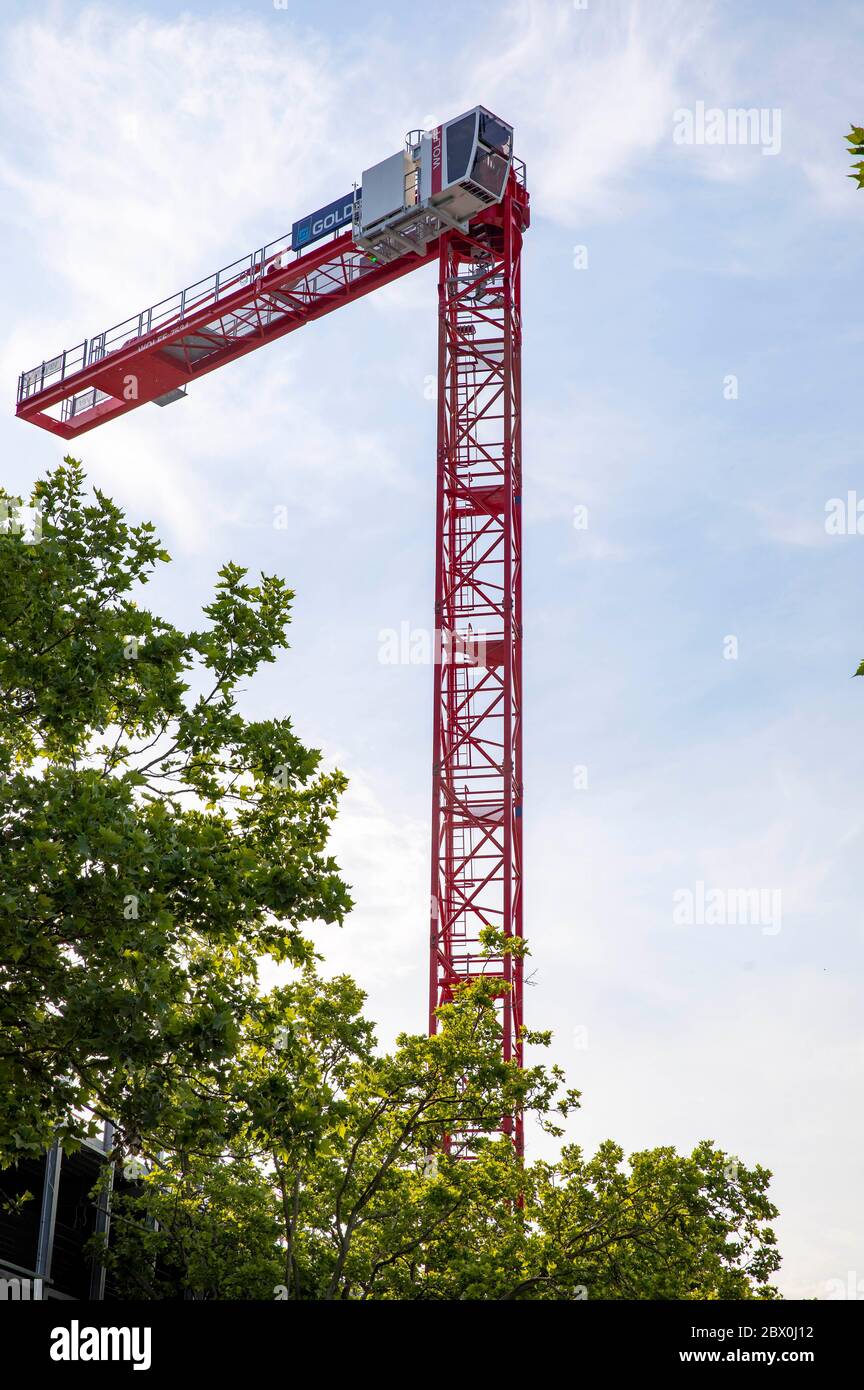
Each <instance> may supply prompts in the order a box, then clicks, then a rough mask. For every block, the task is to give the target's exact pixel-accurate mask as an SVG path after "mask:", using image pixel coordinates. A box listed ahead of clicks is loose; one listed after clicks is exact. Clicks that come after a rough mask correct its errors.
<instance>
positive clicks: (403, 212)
mask: <svg viewBox="0 0 864 1390" xmlns="http://www.w3.org/2000/svg"><path fill="white" fill-rule="evenodd" d="M512 161H513V127H512V126H509V125H507V124H506V123H505V122H504V121H501V120H499V118H498V117H497V116H494V115H493V114H492V112H491V111H487V110H486V108H485V106H475V107H474V109H473V111H467V112H466V113H465V115H463V116H457V117H456V119H455V120H452V121H446V122H445V123H444V124H443V125H440V126H436V127H435V128H434V129H433V130H429V131H419V130H415V131H410V132H409V134H408V137H407V140H406V144H405V149H404V150H400V151H399V153H398V154H393V155H391V156H390V157H389V159H384V160H382V161H381V163H380V164H373V166H372V168H371V169H364V171H363V177H362V182H361V186H360V195H359V197H357V198H356V199H355V202H354V241H355V244H356V245H357V246H359V247H361V248H362V249H363V250H364V251H367V252H368V253H369V254H370V255H372V256H374V257H375V259H376V260H379V261H384V262H386V261H392V260H395V259H396V258H397V257H398V256H404V255H405V253H406V252H407V251H416V252H417V253H418V254H419V255H422V254H423V252H424V250H425V249H426V246H427V245H428V243H429V242H430V241H433V240H434V239H435V238H436V237H437V236H439V235H440V234H441V232H442V231H443V230H444V228H446V227H451V228H459V229H460V230H462V231H464V230H465V229H466V228H467V225H468V222H469V221H470V219H471V218H472V217H473V216H474V215H475V214H476V213H477V212H481V211H482V210H483V208H484V207H489V206H490V205H491V204H493V203H500V201H501V199H502V198H503V196H504V190H505V188H506V187H507V176H508V174H509V172H510V165H511V163H512Z"/></svg>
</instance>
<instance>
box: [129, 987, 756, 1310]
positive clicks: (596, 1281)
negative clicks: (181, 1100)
mask: <svg viewBox="0 0 864 1390" xmlns="http://www.w3.org/2000/svg"><path fill="white" fill-rule="evenodd" d="M361 1005H362V997H361V996H360V995H359V993H358V992H357V989H356V986H355V985H353V983H352V982H351V981H348V980H345V979H338V980H334V981H329V982H322V981H321V980H320V979H319V978H318V977H317V976H316V974H315V972H314V970H313V969H312V968H311V967H307V968H306V970H305V971H304V972H303V978H302V979H300V980H298V981H297V982H296V983H294V984H292V985H289V986H287V987H285V988H284V989H282V990H280V991H277V992H274V993H273V994H271V995H270V996H268V997H267V998H265V999H262V1000H261V1002H260V1009H259V1010H258V1012H257V1016H256V1017H254V1018H252V1017H249V1018H247V1020H246V1021H245V1023H244V1027H243V1030H242V1031H243V1035H244V1037H243V1041H242V1043H241V1046H240V1047H239V1048H238V1052H237V1055H236V1059H235V1060H236V1067H235V1069H234V1071H233V1074H232V1076H231V1078H230V1080H229V1083H228V1085H227V1086H226V1088H225V1090H224V1091H223V1092H222V1093H221V1094H220V1095H219V1097H214V1096H212V1095H211V1097H210V1104H211V1107H212V1108H211V1110H210V1113H209V1116H208V1123H207V1125H206V1126H201V1127H200V1129H199V1130H198V1136H197V1141H196V1140H195V1139H194V1138H193V1136H192V1135H191V1133H190V1132H189V1130H188V1127H187V1128H185V1129H184V1132H183V1137H182V1143H181V1144H180V1145H177V1144H174V1146H173V1147H169V1148H168V1149H166V1148H165V1147H163V1148H162V1151H161V1152H160V1153H159V1154H158V1155H156V1154H154V1155H153V1156H152V1169H151V1171H150V1173H149V1175H148V1176H147V1177H146V1179H145V1180H144V1181H143V1183H142V1187H141V1190H140V1191H139V1192H138V1193H136V1195H135V1196H134V1197H133V1198H132V1199H130V1202H131V1207H132V1219H129V1216H128V1213H127V1212H126V1211H123V1210H122V1209H121V1217H122V1221H121V1227H120V1230H119V1234H118V1233H117V1232H116V1231H115V1237H114V1241H113V1243H112V1247H111V1250H110V1252H109V1255H108V1261H109V1263H110V1264H111V1265H112V1267H113V1269H114V1271H115V1278H118V1279H120V1280H121V1283H122V1285H123V1287H124V1288H125V1290H126V1291H127V1292H128V1293H129V1294H130V1296H136V1297H137V1296H140V1295H141V1271H142V1270H149V1269H152V1270H153V1271H154V1275H153V1277H152V1279H151V1276H149V1275H148V1276H147V1277H148V1282H151V1283H152V1291H151V1292H149V1293H148V1294H147V1295H146V1296H149V1297H164V1296H174V1297H179V1296H180V1295H181V1293H182V1291H183V1290H185V1289H189V1290H191V1291H193V1292H194V1294H195V1296H197V1297H210V1298H213V1297H224V1296H225V1294H224V1292H222V1291H223V1290H224V1289H225V1288H227V1287H229V1286H230V1287H231V1288H232V1289H233V1291H234V1292H233V1295H232V1296H235V1297H237V1296H239V1297H243V1298H253V1299H254V1298H258V1299H260V1298H272V1297H273V1296H274V1293H275V1294H276V1296H277V1297H279V1298H283V1299H292V1300H293V1299H300V1300H319V1299H351V1300H365V1299H373V1300H382V1299H383V1300H393V1299H396V1300H424V1301H428V1300H433V1301H441V1300H465V1299H480V1300H486V1301H490V1300H517V1301H536V1300H562V1299H565V1300H566V1299H570V1300H572V1299H578V1298H582V1297H588V1298H629V1299H632V1298H637V1299H719V1298H722V1299H748V1298H771V1297H773V1296H774V1290H773V1288H772V1287H771V1285H770V1283H769V1280H770V1277H771V1274H772V1273H773V1272H774V1270H776V1268H777V1266H778V1264H779V1259H778V1256H777V1250H776V1245H775V1241H774V1236H773V1232H772V1230H771V1227H770V1222H771V1220H773V1218H774V1217H775V1216H776V1209H775V1208H774V1206H773V1205H772V1204H771V1202H770V1201H769V1200H768V1197H767V1187H768V1182H769V1178H770V1175H769V1174H768V1173H767V1172H766V1171H765V1170H764V1169H761V1168H758V1167H757V1168H753V1169H750V1168H747V1167H746V1166H744V1165H743V1164H741V1163H739V1162H738V1161H737V1160H735V1159H731V1158H729V1157H728V1156H727V1155H725V1154H723V1153H722V1152H720V1151H719V1150H717V1149H716V1148H715V1147H714V1146H713V1145H712V1144H710V1143H703V1144H700V1145H699V1146H698V1147H697V1148H696V1149H695V1150H694V1152H693V1153H692V1154H691V1155H690V1156H689V1157H688V1156H681V1155H678V1154H677V1153H676V1152H675V1151H674V1150H673V1149H670V1148H660V1149H654V1150H651V1151H648V1152H644V1153H639V1154H635V1155H634V1156H633V1157H632V1158H631V1159H630V1160H629V1162H628V1163H625V1162H624V1155H623V1152H622V1150H621V1149H620V1148H619V1147H618V1146H617V1145H615V1144H612V1143H606V1144H603V1145H602V1146H601V1147H600V1149H599V1150H598V1152H597V1153H596V1154H595V1155H594V1156H593V1157H592V1158H586V1157H585V1156H584V1155H583V1154H582V1152H581V1150H580V1149H579V1148H578V1147H576V1146H575V1145H567V1146H565V1147H564V1148H563V1150H562V1151H561V1153H560V1156H559V1157H558V1159H557V1160H555V1161H554V1162H549V1161H539V1160H538V1161H535V1162H533V1163H528V1164H522V1163H520V1162H519V1160H518V1159H517V1156H516V1154H515V1152H514V1150H513V1147H512V1145H511V1143H510V1142H509V1140H508V1139H506V1138H502V1137H495V1135H494V1134H493V1133H492V1131H494V1130H495V1129H496V1128H497V1127H498V1126H500V1122H501V1117H502V1115H506V1114H511V1113H513V1112H514V1111H515V1109H516V1108H518V1107H521V1108H522V1109H523V1110H524V1111H525V1112H526V1113H527V1114H528V1115H529V1116H533V1117H535V1118H536V1119H537V1120H539V1122H540V1124H541V1125H542V1126H544V1127H545V1128H546V1129H547V1130H548V1131H549V1132H550V1133H551V1134H552V1136H553V1137H555V1136H558V1137H560V1135H561V1128H562V1124H563V1121H564V1119H565V1118H566V1116H567V1115H568V1114H570V1113H571V1112H572V1111H573V1110H574V1109H575V1108H576V1106H577V1104H578V1097H577V1094H576V1093H575V1092H573V1091H567V1090H566V1089H564V1085H563V1077H562V1075H561V1073H560V1071H559V1070H558V1069H557V1068H554V1067H551V1068H545V1067H542V1066H533V1067H529V1068H526V1069H525V1070H524V1071H521V1072H520V1070H519V1069H518V1068H517V1067H516V1066H515V1065H514V1064H513V1063H505V1062H504V1061H503V1060H502V1058H501V1052H500V1032H499V1025H498V1019H497V1010H496V1004H495V1000H494V997H493V995H492V993H491V990H490V988H489V986H484V985H483V984H482V983H481V984H477V985H474V986H472V987H470V988H466V989H464V990H463V991H462V992H461V994H460V995H459V996H457V998H456V999H455V1000H454V1002H453V1003H452V1004H451V1005H448V1006H447V1007H446V1008H445V1009H443V1010H442V1015H441V1027H440V1030H439V1032H438V1033H437V1035H436V1036H435V1037H434V1038H427V1037H419V1036H413V1035H406V1036H403V1037H401V1038H400V1039H399V1040H398V1043H397V1046H396V1048H395V1050H394V1051H393V1052H392V1053H391V1054H389V1055H385V1056H381V1055H379V1054H378V1053H377V1052H376V1051H375V1049H374V1037H373V1034H372V1030H371V1028H370V1027H369V1025H368V1024H367V1023H365V1021H364V1020H363V1017H362V1013H361V1011H360V1010H361ZM548 1041H549V1040H548V1037H547V1036H546V1035H535V1036H534V1037H533V1038H532V1042H533V1044H534V1045H538V1044H539V1045H542V1044H545V1043H548ZM184 1114H185V1115H186V1116H188V1110H185V1111H184ZM158 1142H159V1143H160V1144H161V1145H163V1146H165V1145H169V1146H170V1145H171V1135H170V1134H169V1133H167V1132H163V1133H162V1134H161V1135H160V1137H159V1141H158ZM193 1148H194V1151H193ZM238 1173H240V1174H242V1175H243V1179H242V1183H240V1182H238V1181H237V1174H238ZM267 1211H269V1213H270V1219H271V1221H272V1225H271V1227H270V1237H269V1241H268V1240H267V1239H266V1238H265V1228H264V1222H265V1219H266V1218H265V1216H264V1213H266V1212H267ZM145 1214H146V1215H147V1216H148V1217H149V1222H146V1221H144V1220H143V1219H142V1218H143V1217H144V1216H145ZM214 1223H215V1227H216V1229H215V1231H214V1230H213V1226H214ZM253 1233H254V1234H255V1239H253ZM256 1240H257V1242H258V1243H257V1244H256ZM232 1242H233V1243H234V1245H235V1246H236V1251H237V1254H236V1258H235V1257H232V1255H231V1250H232ZM262 1242H263V1243H262ZM248 1251H253V1252H255V1260H249V1259H247V1255H246V1252H248ZM226 1261H227V1266H229V1267H226ZM232 1261H233V1263H232ZM256 1261H257V1263H256ZM241 1271H246V1272H245V1274H243V1276H242V1278H241V1277H240V1272H241ZM166 1276H170V1277H167V1283H166ZM160 1279H161V1280H162V1284H161V1285H160V1283H159V1280H160ZM244 1280H245V1282H244ZM160 1288H161V1289H162V1291H161V1292H160Z"/></svg>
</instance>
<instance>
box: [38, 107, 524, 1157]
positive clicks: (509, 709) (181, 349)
mask: <svg viewBox="0 0 864 1390" xmlns="http://www.w3.org/2000/svg"><path fill="white" fill-rule="evenodd" d="M512 134H513V132H512V127H510V126H507V125H506V124H505V123H504V122H502V121H500V120H499V119H498V118H497V117H496V116H494V115H493V114H492V113H491V112H489V111H487V110H486V109H485V108H484V107H476V108H474V110H473V111H471V112H466V113H465V114H464V115H463V116H460V117H457V118H455V119H454V120H452V121H449V122H446V123H444V124H443V125H442V126H438V127H436V128H435V129H434V130H432V131H428V132H422V131H413V132H410V133H409V135H408V137H407V140H406V147H405V149H404V150H403V151H400V152H399V153H398V154H396V155H392V156H390V157H389V158H388V159H386V160H383V161H382V162H381V163H379V164H377V165H374V166H372V167H371V168H370V169H368V170H365V171H364V173H363V176H362V180H361V183H360V184H359V186H358V185H355V188H354V190H353V192H352V193H350V194H347V195H346V196H345V197H343V198H342V199H337V200H336V201H335V202H333V203H331V204H328V205H327V207H325V208H322V209H320V210H319V211H318V212H317V213H312V214H309V215H308V216H307V217H305V218H302V219H301V220H300V221H299V222H295V223H294V226H293V229H292V233H291V235H290V236H286V237H284V238H282V239H281V240H279V241H277V242H273V243H270V244H269V245H266V246H263V247H260V248H258V249H256V250H255V251H252V252H251V253H249V255H248V256H246V257H244V258H243V259H242V260H240V261H236V262H234V263H233V264H232V265H230V266H227V267H225V268H224V269H222V270H220V271H217V272H216V273H215V274H213V275H210V276H208V277H206V278H205V279H204V280H201V281H199V282H197V284H195V285H192V286H189V287H187V288H186V289H185V290H181V291H179V292H178V293H177V294H176V295H173V296H171V297H170V298H169V299H166V300H163V301H161V302H160V303H159V304H156V305H152V306H150V307H149V308H147V309H145V310H141V311H140V312H139V313H138V314H135V315H133V316H132V317H130V318H128V319H125V320H124V321H123V322H122V323H120V324H118V325H116V326H115V327H114V328H112V329H108V330H105V331H104V332H102V333H98V334H96V335H95V336H94V337H91V338H89V339H85V340H84V341H83V342H82V343H79V344H77V345H76V346H75V347H73V348H70V349H67V350H66V351H64V352H62V353H60V354H57V355H56V356H55V357H53V358H49V359H46V360H45V361H43V362H42V363H41V364H40V365H39V366H38V367H35V368H32V369H31V370H29V371H26V372H23V373H22V374H21V376H20V378H19V382H18V406H17V414H18V416H19V418H21V419H24V420H28V421H31V422H32V423H34V424H37V425H40V426H41V427H42V428H44V429H48V430H50V431H52V432H53V433H55V434H58V435H60V436H61V437H62V438H64V439H72V438H75V437H76V436H77V435H79V434H83V433H85V432H86V431H87V430H90V429H93V428H95V427H96V426H98V425H101V424H104V423H105V422H106V421H108V420H110V419H114V418H116V417H117V416H119V415H123V414H126V413H128V412H129V411H131V410H134V409H137V408H138V407H139V406H141V405H143V404H145V403H148V402H153V403H155V404H157V405H162V406H164V405H169V404H172V403H174V402H175V401H178V400H180V399H182V398H183V397H184V396H185V395H186V393H187V390H188V387H189V385H190V383H192V382H194V380H195V379H196V378H197V377H199V376H202V375H204V374H206V373H208V372H211V371H214V370H215V369H216V368H217V367H220V366H223V365H225V364H226V363H227V362H230V361H233V360H234V359H235V358H238V357H241V356H244V355H246V354H247V353H249V352H252V351H254V350H255V349H256V348H259V347H261V346H263V345H264V344H265V343H268V342H270V341H272V340H274V339H276V338H279V337H283V336H284V335H285V334H287V333H290V332H292V331H294V330H295V329H297V328H300V327H302V326H303V325H304V324H307V323H310V322H312V321H313V320H314V319H316V318H320V317H322V316H323V315H324V314H328V313H331V312H333V311H334V310H335V309H338V308H340V307H342V306H343V305H345V304H349V303H351V302H352V301H353V300H356V299H359V298H361V297H363V296H365V295H366V294H369V293H371V292H372V291H373V290H375V289H378V288H380V287H381V286H383V285H385V284H388V283H390V282H391V281H393V280H396V279H398V278H400V277H401V276H403V275H406V274H409V273H410V272H411V271H413V270H416V269H418V268H419V267H420V266H422V265H427V264H429V263H430V262H432V261H434V260H436V259H437V261H438V266H439V283H438V394H437V401H438V416H437V483H436V527H435V607H434V615H435V616H434V629H435V639H436V640H435V644H434V651H435V657H434V676H433V701H434V702H433V750H432V872H431V921H430V945H429V1017H428V1026H429V1031H430V1033H434V1032H435V1031H436V1029H437V1027H438V1010H439V1009H440V1008H441V1006H442V1005H444V1004H446V1003H448V1002H449V1001H450V1000H451V999H452V998H453V996H454V993H455V992H456V990H457V989H458V988H459V986H460V984H462V983H464V982H467V981H472V980H476V979H478V978H480V977H483V978H486V979H491V980H492V981H494V982H495V993H496V997H497V1001H498V1010H499V1018H500V1027H501V1047H502V1055H503V1057H504V1058H505V1059H506V1060H514V1061H516V1062H517V1063H518V1064H519V1065H520V1066H521V1065H522V1026H523V997H522V991H523V974H522V960H521V957H520V955H519V953H518V951H513V950H512V949H508V948H507V945H506V943H507V942H508V941H509V940H511V939H512V938H521V937H522V930H523V921H522V916H523V893H522V884H523V860H522V805H523V791H522V506H521V503H522V444H521V351H522V311H521V275H520V261H521V251H522V238H523V234H524V232H525V230H526V229H527V227H528V225H529V220H530V213H529V198H528V192H527V188H526V185H525V170H524V165H522V163H521V161H519V160H517V159H515V158H514V156H513V151H512ZM349 228H350V229H349ZM487 929H492V933H493V939H494V942H495V943H497V944H493V945H492V947H491V948H490V947H489V945H488V944H486V945H484V941H483V935H484V933H485V932H486V930H487ZM500 1130H501V1132H502V1133H505V1134H507V1135H508V1136H509V1137H510V1138H511V1140H512V1142H513V1144H514V1146H515V1148H516V1150H517V1152H518V1153H520V1154H521V1153H522V1151H523V1145H524V1135H523V1126H522V1117H521V1116H520V1115H511V1116H502V1117H501V1122H500ZM448 1142H449V1144H450V1147H451V1151H452V1152H455V1153H469V1152H470V1150H471V1134H470V1133H469V1132H465V1133H463V1134H461V1135H452V1136H450V1138H449V1141H448Z"/></svg>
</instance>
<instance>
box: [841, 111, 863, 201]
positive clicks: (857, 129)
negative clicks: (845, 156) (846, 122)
mask: <svg viewBox="0 0 864 1390" xmlns="http://www.w3.org/2000/svg"><path fill="white" fill-rule="evenodd" d="M844 138H845V139H846V140H848V142H849V153H850V154H853V155H855V156H861V157H860V158H858V160H857V163H855V164H853V165H852V168H853V169H854V170H855V172H854V174H849V176H848V177H849V178H850V179H854V180H855V182H856V183H857V185H858V187H859V188H864V127H862V126H859V125H853V126H852V129H851V132H850V134H849V135H847V136H845V137H844Z"/></svg>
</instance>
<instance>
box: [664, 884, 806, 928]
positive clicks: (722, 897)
mask: <svg viewBox="0 0 864 1390" xmlns="http://www.w3.org/2000/svg"><path fill="white" fill-rule="evenodd" d="M672 921H673V923H674V924H675V926H676V927H761V929H762V935H763V936H777V934H778V932H779V931H780V928H781V926H782V924H783V895H782V893H781V890H780V889H779V888H706V886H705V884H704V883H703V881H702V880H701V879H700V880H699V881H698V882H697V883H696V885H695V888H676V890H675V892H674V893H673V894H672Z"/></svg>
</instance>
